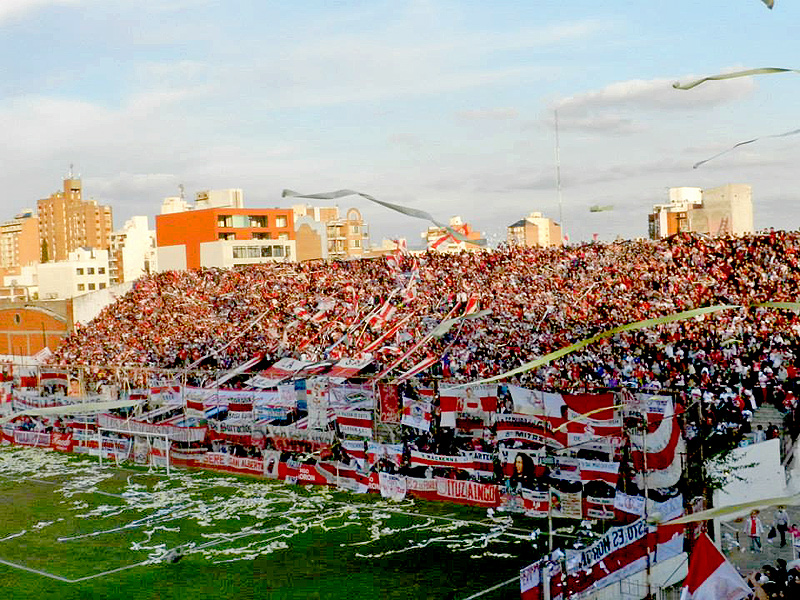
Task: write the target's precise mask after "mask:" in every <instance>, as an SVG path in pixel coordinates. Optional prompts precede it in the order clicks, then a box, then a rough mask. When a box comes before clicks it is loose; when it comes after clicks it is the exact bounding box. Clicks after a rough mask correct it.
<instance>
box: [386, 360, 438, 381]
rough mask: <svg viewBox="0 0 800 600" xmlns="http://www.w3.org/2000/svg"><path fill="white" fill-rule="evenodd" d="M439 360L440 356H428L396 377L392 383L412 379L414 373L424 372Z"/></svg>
mask: <svg viewBox="0 0 800 600" xmlns="http://www.w3.org/2000/svg"><path fill="white" fill-rule="evenodd" d="M438 361H439V357H438V356H426V357H425V358H423V359H422V360H421V361H419V362H418V363H417V364H415V365H414V366H413V367H411V368H410V369H409V370H408V371H406V372H405V373H403V374H402V375H400V376H399V377H398V378H397V379H395V380H394V381H393V382H392V383H400V382H401V381H405V380H406V379H411V378H412V377H413V376H414V375H416V374H418V373H422V372H423V371H424V370H425V369H429V368H430V367H432V366H433V365H435V364H436V363H437V362H438Z"/></svg>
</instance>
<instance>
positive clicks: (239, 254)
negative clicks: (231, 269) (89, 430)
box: [233, 246, 247, 258]
mask: <svg viewBox="0 0 800 600" xmlns="http://www.w3.org/2000/svg"><path fill="white" fill-rule="evenodd" d="M246 254H247V248H246V247H244V246H234V247H233V258H244V257H245V255H246Z"/></svg>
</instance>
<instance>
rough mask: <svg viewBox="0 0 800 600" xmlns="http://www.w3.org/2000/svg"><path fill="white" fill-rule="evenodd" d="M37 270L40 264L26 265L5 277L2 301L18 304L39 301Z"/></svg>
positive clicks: (1, 294)
mask: <svg viewBox="0 0 800 600" xmlns="http://www.w3.org/2000/svg"><path fill="white" fill-rule="evenodd" d="M37 270H38V264H33V265H26V266H24V267H19V268H18V269H15V270H14V272H13V273H11V274H9V275H4V276H3V278H2V286H0V300H7V301H11V302H16V301H27V300H36V299H38V298H39V286H38V276H37Z"/></svg>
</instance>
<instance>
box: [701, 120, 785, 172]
mask: <svg viewBox="0 0 800 600" xmlns="http://www.w3.org/2000/svg"><path fill="white" fill-rule="evenodd" d="M798 133H800V129H793V130H792V131H787V132H785V133H776V134H775V135H765V136H762V137H757V138H753V139H752V140H745V141H744V142H739V143H738V144H734V145H733V146H731V147H730V148H728V149H727V150H723V151H722V152H720V153H719V154H715V155H714V156H712V157H710V158H707V159H705V160H701V161H700V162H696V163H694V164H693V165H692V168H693V169H696V168H697V167H699V166H700V165H704V164H706V163H707V162H708V161H710V160H714V159H715V158H718V157H720V156H722V155H723V154H727V153H728V152H730V151H732V150H736V148H738V147H739V146H746V145H747V144H752V143H753V142H757V141H759V140H766V139H769V138H782V137H789V136H790V135H796V134H798Z"/></svg>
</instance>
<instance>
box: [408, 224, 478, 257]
mask: <svg viewBox="0 0 800 600" xmlns="http://www.w3.org/2000/svg"><path fill="white" fill-rule="evenodd" d="M449 225H450V228H451V229H453V230H455V231H457V232H458V233H460V234H461V235H463V236H464V237H466V238H467V239H469V240H479V239H481V237H482V236H481V233H480V232H479V231H476V230H474V229H472V227H470V225H469V223H465V222H464V221H462V220H461V217H459V216H455V217H452V218H451V219H450V223H449ZM421 237H422V239H423V240H425V243H426V246H427V249H428V250H429V251H431V252H444V253H456V252H462V251H464V250H466V251H467V252H475V251H477V250H480V249H481V246H478V245H476V244H470V243H468V242H464V241H461V240H459V239H457V238H455V237H454V236H453V235H451V234H450V233H449V232H448V231H447V230H446V229H445V228H444V227H428V230H427V231H423V232H422V234H421Z"/></svg>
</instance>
